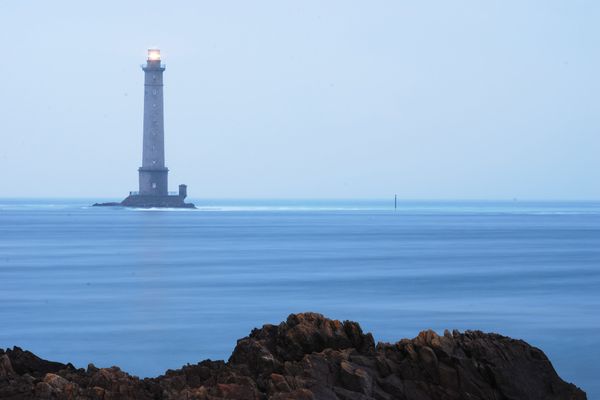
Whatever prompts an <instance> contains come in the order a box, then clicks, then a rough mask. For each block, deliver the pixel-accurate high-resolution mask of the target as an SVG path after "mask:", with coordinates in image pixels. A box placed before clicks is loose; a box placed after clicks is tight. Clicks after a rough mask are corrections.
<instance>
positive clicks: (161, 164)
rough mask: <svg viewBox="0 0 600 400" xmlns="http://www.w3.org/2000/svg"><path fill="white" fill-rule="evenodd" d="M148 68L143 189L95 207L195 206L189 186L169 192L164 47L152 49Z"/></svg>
mask: <svg viewBox="0 0 600 400" xmlns="http://www.w3.org/2000/svg"><path fill="white" fill-rule="evenodd" d="M142 69H143V70H144V138H143V148H142V166H141V167H140V168H139V169H138V173H139V190H138V191H135V192H129V196H127V198H126V199H125V200H123V201H122V202H120V203H101V204H94V205H95V206H125V207H143V208H152V207H175V208H194V205H193V204H192V203H186V202H185V201H184V200H185V198H186V197H187V186H186V185H179V191H178V192H169V183H168V175H169V169H168V168H167V167H166V166H165V129H164V113H163V109H164V108H163V72H164V71H165V66H164V65H163V64H161V61H160V50H158V49H150V50H148V59H147V60H146V64H144V65H143V66H142Z"/></svg>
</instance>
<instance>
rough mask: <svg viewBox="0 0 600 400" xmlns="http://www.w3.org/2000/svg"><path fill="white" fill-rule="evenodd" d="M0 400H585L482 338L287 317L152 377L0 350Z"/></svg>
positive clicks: (524, 347) (544, 364) (520, 348)
mask: <svg viewBox="0 0 600 400" xmlns="http://www.w3.org/2000/svg"><path fill="white" fill-rule="evenodd" d="M0 399H14V400H16V399H86V400H88V399H89V400H92V399H93V400H101V399H102V400H117V399H148V400H150V399H190V400H191V399H203V400H213V399H214V400H216V399H235V400H258V399H273V400H309V399H316V400H368V399H377V400H391V399H403V400H429V399H432V400H433V399H435V400H450V399H453V400H454V399H456V400H458V399H461V400H462V399H473V400H474V399H507V400H508V399H512V400H517V399H527V400H536V399H540V400H541V399H544V400H553V399H557V400H558V399H565V400H567V399H571V400H580V399H586V395H585V393H584V392H583V391H581V390H580V389H578V388H577V387H576V386H574V385H572V384H570V383H566V382H564V381H563V380H561V379H560V377H559V376H558V375H557V374H556V372H555V371H554V368H553V367H552V364H551V363H550V361H549V360H548V358H547V357H546V356H545V355H544V353H543V352H542V351H541V350H539V349H537V348H535V347H532V346H530V345H528V344H527V343H525V342H523V341H522V340H514V339H510V338H508V337H505V336H501V335H497V334H486V333H482V332H479V331H467V332H464V333H459V332H458V331H454V332H452V333H450V332H448V331H446V332H444V335H443V336H438V335H437V334H436V333H435V332H433V331H424V332H421V333H420V334H419V335H418V336H417V337H416V338H414V339H402V340H400V341H399V342H397V343H394V344H389V343H379V344H377V345H375V343H374V341H373V337H372V336H371V334H370V333H367V334H364V333H363V332H362V330H361V328H360V326H359V325H358V324H357V323H356V322H351V321H345V322H340V321H334V320H330V319H327V318H325V317H323V316H322V315H320V314H315V313H304V314H292V315H290V316H289V317H288V319H287V321H286V322H282V323H281V324H279V325H264V326H263V327H262V328H261V329H254V330H253V331H252V332H251V333H250V336H248V337H245V338H243V339H241V340H239V341H238V343H237V346H236V347H235V350H234V351H233V354H232V355H231V357H230V358H229V361H228V362H224V361H210V360H206V361H202V362H200V363H198V364H195V365H187V366H184V367H182V368H181V369H178V370H175V371H173V370H169V371H167V372H166V373H165V375H162V376H159V377H157V378H146V379H139V378H137V377H134V376H131V375H128V374H126V373H125V372H122V371H121V370H120V369H119V368H118V367H111V368H96V367H94V366H93V365H91V364H90V365H89V366H88V367H87V369H85V370H84V369H76V368H75V367H73V365H71V364H66V365H65V364H61V363H57V362H50V361H46V360H42V359H40V358H38V357H36V356H35V355H34V354H32V353H30V352H28V351H23V350H21V349H20V348H18V347H15V348H13V349H7V350H6V351H2V350H0Z"/></svg>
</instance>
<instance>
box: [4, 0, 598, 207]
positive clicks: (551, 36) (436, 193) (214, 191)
mask: <svg viewBox="0 0 600 400" xmlns="http://www.w3.org/2000/svg"><path fill="white" fill-rule="evenodd" d="M599 21H600V2H599V1H597V0H590V1H577V0H564V1H547V0H543V1H542V0H540V1H526V0H515V1H507V0H499V1H481V0H473V1H446V0H440V1H422V0H419V1H416V0H414V1H398V0H396V1H322V0H320V1H282V0H274V1H187V2H185V1H170V2H166V1H151V0H148V1H99V2H88V1H2V2H0V49H1V51H2V61H1V64H0V65H1V67H0V71H1V72H2V89H1V91H0V110H1V114H0V115H1V123H2V125H1V128H0V171H1V172H0V196H86V197H87V196H92V197H93V196H97V197H114V198H115V199H120V198H122V197H124V196H125V195H126V194H127V192H128V191H129V190H135V189H137V168H138V167H139V166H140V163H141V144H142V101H143V72H142V71H141V69H140V64H142V63H143V62H144V59H145V52H146V48H148V47H150V46H158V47H160V48H161V49H162V53H163V60H164V62H165V63H166V64H167V70H166V72H165V124H166V125H165V131H166V159H167V165H168V167H169V168H170V169H171V173H170V183H171V184H170V185H171V190H175V189H176V185H177V184H178V183H187V184H188V185H189V186H190V188H189V191H190V195H191V196H192V197H387V196H393V194H394V193H398V194H399V195H400V196H401V197H407V198H514V197H517V198H523V199H524V198H581V199H585V198H587V199H589V198H595V199H600V132H599V130H600V112H599V111H600V22H599Z"/></svg>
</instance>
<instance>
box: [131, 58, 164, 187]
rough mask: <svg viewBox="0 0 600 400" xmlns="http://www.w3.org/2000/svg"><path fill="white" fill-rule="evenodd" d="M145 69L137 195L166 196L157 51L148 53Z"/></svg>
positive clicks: (162, 118) (159, 72)
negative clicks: (140, 163)
mask: <svg viewBox="0 0 600 400" xmlns="http://www.w3.org/2000/svg"><path fill="white" fill-rule="evenodd" d="M142 69H143V70H144V144H143V148H142V166H141V167H140V168H139V170H138V171H139V174H140V191H139V194H140V195H151V196H167V195H168V194H169V185H168V178H167V176H168V174H169V169H168V168H167V167H165V124H164V114H163V72H164V70H165V66H164V65H162V64H161V62H160V50H158V49H150V50H148V59H147V60H146V64H144V65H142Z"/></svg>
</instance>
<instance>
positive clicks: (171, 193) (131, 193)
mask: <svg viewBox="0 0 600 400" xmlns="http://www.w3.org/2000/svg"><path fill="white" fill-rule="evenodd" d="M139 194H140V192H138V191H137V190H135V191H133V190H132V191H130V192H129V195H130V196H139ZM167 194H168V195H169V196H179V192H167Z"/></svg>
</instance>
